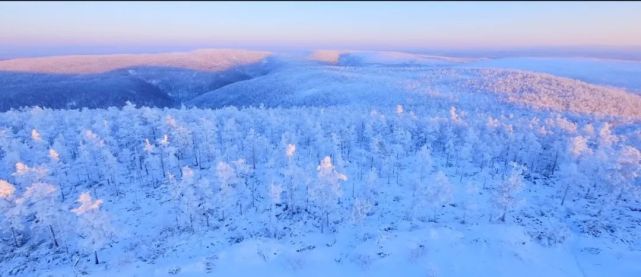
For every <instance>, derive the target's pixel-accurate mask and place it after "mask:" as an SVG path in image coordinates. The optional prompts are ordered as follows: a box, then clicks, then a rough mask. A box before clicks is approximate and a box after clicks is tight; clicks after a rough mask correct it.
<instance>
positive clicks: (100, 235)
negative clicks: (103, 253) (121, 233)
mask: <svg viewBox="0 0 641 277" xmlns="http://www.w3.org/2000/svg"><path fill="white" fill-rule="evenodd" d="M77 202H78V203H79V204H80V206H78V207H76V208H74V209H72V210H71V211H72V212H73V213H75V214H76V215H77V216H78V226H77V229H78V234H79V236H80V246H81V247H83V248H84V249H87V250H91V251H93V254H94V262H95V264H99V263H100V260H99V259H98V251H99V250H100V249H102V248H103V247H104V246H105V245H107V244H109V243H110V242H111V241H112V240H113V238H114V236H115V230H114V228H113V226H112V225H111V219H110V218H109V216H108V215H107V214H106V213H105V212H104V211H102V210H101V209H100V207H101V206H102V204H103V201H102V200H101V199H95V200H94V199H93V198H92V197H91V195H90V194H89V193H88V192H84V193H82V194H80V196H79V197H78V200H77Z"/></svg>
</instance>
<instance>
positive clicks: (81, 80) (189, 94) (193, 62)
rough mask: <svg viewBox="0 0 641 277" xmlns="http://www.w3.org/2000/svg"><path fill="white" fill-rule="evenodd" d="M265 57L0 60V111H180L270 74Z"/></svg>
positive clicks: (219, 53) (218, 53) (212, 53)
mask: <svg viewBox="0 0 641 277" xmlns="http://www.w3.org/2000/svg"><path fill="white" fill-rule="evenodd" d="M269 55H270V54H269V53H268V52H251V51H242V50H199V51H194V52H187V53H168V54H153V55H152V54H149V55H146V54H137V55H104V56H93V55H87V56H62V57H46V58H24V59H15V60H7V61H0V111H4V110H8V109H10V108H19V107H23V106H41V107H50V108H83V107H85V108H106V107H110V106H123V105H124V104H125V103H126V102H127V101H130V102H135V103H138V104H140V105H146V106H155V107H167V106H178V105H180V104H181V103H182V102H184V101H187V100H190V99H192V98H194V97H196V96H198V95H200V94H202V93H205V92H208V91H211V90H213V89H217V88H219V87H222V86H225V85H227V84H230V83H234V82H237V81H240V80H246V79H250V78H253V77H254V76H259V75H262V74H265V73H266V72H268V70H269V68H271V67H272V66H273V62H272V61H271V60H270V58H269Z"/></svg>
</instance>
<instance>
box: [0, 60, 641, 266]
mask: <svg viewBox="0 0 641 277" xmlns="http://www.w3.org/2000/svg"><path fill="white" fill-rule="evenodd" d="M196 53H203V52H196ZM219 53H222V52H219ZM225 53H228V52H225ZM192 54H193V53H192ZM192 54H180V55H178V56H176V54H171V55H169V56H170V57H171V58H167V57H164V58H159V57H156V56H154V58H149V57H147V58H146V61H150V60H152V61H155V63H154V64H136V63H135V62H133V61H126V62H123V61H122V60H120V59H116V60H115V61H114V62H113V63H109V64H108V65H105V66H98V65H97V64H95V63H89V64H87V65H83V66H80V68H83V69H82V71H80V70H79V69H73V68H69V69H64V70H66V71H68V72H66V73H62V72H57V73H36V72H19V69H20V67H18V66H17V65H15V61H13V62H12V63H8V64H10V65H12V66H14V68H13V70H16V71H11V72H4V73H0V100H1V101H0V109H2V110H8V111H4V112H1V113H0V224H1V225H0V226H3V228H0V276H72V275H76V276H79V275H90V276H150V275H155V276H170V275H171V276H173V275H177V276H202V275H216V276H218V275H221V276H253V275H261V276H391V275H403V276H470V275H481V276H541V275H545V276H584V277H585V276H641V266H640V265H639V263H638V260H639V259H640V258H641V109H640V108H639V107H641V96H639V95H636V94H635V93H633V92H631V91H630V90H629V88H628V87H625V86H623V87H616V84H613V83H612V84H609V85H611V86H604V85H599V84H594V83H591V82H590V81H589V80H586V79H582V80H577V79H581V78H577V79H572V78H570V77H571V76H565V77H560V76H555V75H552V74H549V73H542V72H533V71H522V70H517V69H506V68H494V67H486V66H483V65H481V64H480V62H479V61H472V60H459V59H454V58H445V57H432V56H426V55H418V54H410V53H396V52H371V51H369V52H368V51H323V52H314V53H312V54H311V55H298V56H297V55H284V54H281V53H278V54H272V55H270V56H269V57H262V56H260V55H258V56H260V57H262V58H260V59H259V60H256V61H254V60H252V59H249V60H252V61H251V62H247V63H237V64H235V65H233V66H231V67H229V68H226V69H224V70H222V71H216V70H218V69H215V70H214V69H213V68H214V67H209V66H210V65H211V63H214V62H213V61H201V60H200V58H194V59H193V60H192V59H190V58H188V59H186V60H182V59H183V58H184V57H185V56H189V55H192ZM307 54H308V53H307ZM194 55H195V56H197V57H205V56H207V55H204V56H203V55H202V54H194ZM212 55H213V54H212ZM261 55H262V54H261ZM250 56H251V57H254V55H253V54H252V55H250ZM258 56H257V57H258ZM176 57H180V58H179V59H178V60H180V61H178V60H175V58H176ZM213 57H215V58H222V59H228V58H229V57H228V56H227V55H222V56H219V55H213ZM45 60H46V59H45ZM51 60H54V61H55V60H57V59H50V60H49V61H51ZM71 61H72V62H77V61H78V60H76V59H75V58H73V59H71ZM98 61H104V60H103V59H102V58H100V59H97V60H95V62H98ZM134 61H135V59H134ZM186 61H188V63H189V64H190V65H184V64H183V62H186ZM168 63H171V64H168ZM225 63H226V62H220V63H219V64H225ZM28 64H31V65H30V67H25V66H23V67H21V68H23V69H25V68H27V70H34V68H36V67H35V66H36V65H37V66H38V68H40V70H41V71H44V70H52V69H51V67H50V66H51V65H50V64H49V65H45V64H46V63H42V60H39V61H38V62H32V63H28ZM71 64H72V65H73V63H71ZM217 64H218V63H217ZM201 66H203V67H202V68H201ZM203 68H205V69H206V70H203ZM207 68H209V69H207ZM216 68H217V67H216ZM56 70H60V69H56ZM102 70H107V71H104V72H103V71H102ZM92 71H93V72H92ZM90 72H91V73H90ZM131 102H134V103H135V104H136V105H134V104H132V103H131ZM34 104H37V105H42V106H45V107H55V108H59V109H49V108H44V109H43V108H37V107H36V108H26V109H22V110H15V109H14V110H9V109H11V108H16V107H19V106H31V105H34ZM182 104H185V105H184V106H182ZM114 106H115V107H114ZM145 106H149V107H145ZM79 107H85V108H86V107H90V108H92V109H76V108H79ZM178 107H180V108H178Z"/></svg>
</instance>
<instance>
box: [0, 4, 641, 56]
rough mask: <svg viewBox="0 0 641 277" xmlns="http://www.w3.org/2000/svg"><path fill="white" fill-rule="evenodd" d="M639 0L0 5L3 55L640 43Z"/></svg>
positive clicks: (510, 47) (633, 45) (0, 52)
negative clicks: (600, 0)
mask: <svg viewBox="0 0 641 277" xmlns="http://www.w3.org/2000/svg"><path fill="white" fill-rule="evenodd" d="M640 15H641V2H289V1H283V2H0V41H1V42H2V43H1V44H0V56H2V55H4V56H8V55H9V56H10V55H44V54H47V53H52V54H55V53H57V52H77V53H85V52H141V51H142V52H144V51H164V50H187V49H195V48H206V47H228V48H249V49H261V48H263V49H269V48H278V47H281V48H314V49H319V48H325V49H327V48H334V49H335V48H349V49H378V50H391V49H422V48H424V49H472V48H475V49H481V48H483V49H514V48H533V47H631V48H640V49H641V28H640V27H639V26H641V16H640Z"/></svg>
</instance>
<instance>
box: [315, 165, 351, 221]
mask: <svg viewBox="0 0 641 277" xmlns="http://www.w3.org/2000/svg"><path fill="white" fill-rule="evenodd" d="M316 170H317V172H318V174H317V177H318V179H317V182H316V183H315V184H314V186H312V188H311V189H310V200H311V201H312V202H313V203H314V205H315V206H316V207H317V208H318V211H319V212H320V213H321V214H322V224H321V231H324V230H325V229H324V227H327V228H329V227H330V222H331V221H330V215H334V214H335V213H336V212H337V209H338V205H339V201H340V197H341V195H342V190H341V184H340V183H341V182H343V181H346V180H347V176H346V175H344V174H342V173H339V172H337V171H336V169H335V168H334V164H332V159H331V158H330V157H329V156H325V158H323V159H322V160H321V162H320V164H319V165H318V167H317V168H316Z"/></svg>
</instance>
